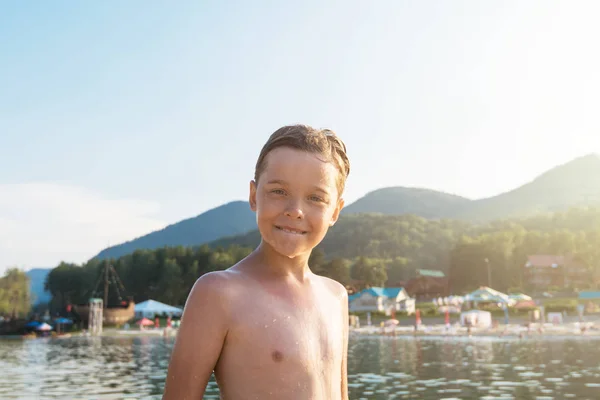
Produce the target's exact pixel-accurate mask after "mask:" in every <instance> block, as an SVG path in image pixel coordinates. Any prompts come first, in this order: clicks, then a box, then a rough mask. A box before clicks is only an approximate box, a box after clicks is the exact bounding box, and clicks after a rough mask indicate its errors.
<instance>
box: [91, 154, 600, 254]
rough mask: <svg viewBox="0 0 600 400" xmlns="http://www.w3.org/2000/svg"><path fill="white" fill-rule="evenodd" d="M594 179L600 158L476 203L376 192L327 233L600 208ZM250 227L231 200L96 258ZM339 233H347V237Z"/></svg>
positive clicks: (424, 193) (248, 216) (424, 192)
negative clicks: (412, 221) (355, 224)
mask: <svg viewBox="0 0 600 400" xmlns="http://www.w3.org/2000/svg"><path fill="white" fill-rule="evenodd" d="M598 177H600V157H599V156H598V155H594V154H592V155H588V156H585V157H581V158H578V159H575V160H573V161H571V162H570V163H567V164H565V165H562V166H559V167H556V168H553V169H552V170H550V171H548V172H547V173H545V174H543V175H541V176H540V177H538V178H536V179H535V180H533V181H532V182H530V183H528V184H526V185H523V186H521V187H519V188H517V189H515V190H513V191H510V192H507V193H503V194H500V195H498V196H495V197H491V198H487V199H481V200H469V199H466V198H464V197H460V196H456V195H452V194H447V193H442V192H437V191H434V190H429V189H420V188H405V187H390V188H383V189H378V190H375V191H372V192H370V193H367V194H366V195H365V196H364V197H362V198H360V199H359V200H357V201H356V202H354V203H352V204H349V205H348V206H347V207H346V208H345V209H344V211H343V215H342V218H340V223H338V224H336V226H335V228H334V229H332V233H333V232H338V231H340V232H341V231H342V230H344V229H347V227H348V225H347V223H346V222H343V221H344V220H346V221H350V220H352V219H347V218H348V217H350V216H351V215H353V214H380V215H381V214H383V215H388V216H391V215H399V216H409V215H413V216H418V217H422V218H426V219H432V220H437V219H456V220H462V221H471V222H473V221H475V222H485V221H490V220H495V219H503V218H518V217H527V216H531V215H535V214H538V213H548V212H554V211H562V210H566V209H568V208H570V207H581V206H593V205H600V178H598ZM457 223H458V222H457ZM255 229H256V219H255V214H254V213H253V212H252V211H251V210H250V208H249V206H248V203H247V202H245V201H234V202H231V203H227V204H225V205H223V206H220V207H217V208H214V209H212V210H209V211H207V212H205V213H203V214H200V215H198V216H196V217H194V218H190V219H186V220H184V221H181V222H177V223H175V224H172V225H170V226H168V227H166V228H164V229H162V230H160V231H156V232H152V233H149V234H147V235H145V236H142V237H140V238H137V239H134V240H131V241H129V242H126V243H123V244H120V245H117V246H113V247H110V248H108V249H106V250H103V251H102V252H100V253H99V254H98V255H97V256H96V257H97V258H99V259H104V258H117V257H120V256H123V255H126V254H129V253H132V252H133V251H135V250H136V249H155V248H159V247H164V246H195V245H201V244H204V243H212V244H214V245H215V244H226V243H230V242H231V243H236V244H242V245H247V246H254V245H255V244H256V243H258V240H259V236H258V232H256V231H255ZM373 229H375V227H374V228H373ZM453 231H456V230H455V229H453ZM352 232H353V233H352V235H359V234H362V235H368V236H372V235H375V236H373V237H372V238H371V239H373V240H379V241H380V242H381V240H382V239H375V237H377V235H376V234H371V233H367V232H366V231H365V232H364V233H361V231H360V229H358V228H356V229H355V228H352ZM340 234H341V233H340ZM343 235H350V233H344V234H343ZM328 240H329V239H328V238H326V239H325V241H324V243H323V245H327V243H329V242H328ZM342 244H343V243H342ZM377 245H378V244H377V243H375V242H373V243H372V244H370V246H371V247H373V246H377ZM357 249H358V248H357ZM335 251H336V250H335V249H333V250H330V251H328V252H327V254H328V255H329V254H332V253H335ZM361 251H362V250H361Z"/></svg>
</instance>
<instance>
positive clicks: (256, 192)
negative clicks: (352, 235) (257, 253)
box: [250, 147, 344, 258]
mask: <svg viewBox="0 0 600 400" xmlns="http://www.w3.org/2000/svg"><path fill="white" fill-rule="evenodd" d="M265 162H266V167H265V168H264V170H263V172H262V174H261V175H260V177H259V178H258V185H257V184H256V183H255V182H254V181H252V182H250V207H251V208H252V210H253V211H255V212H256V220H257V223H258V229H259V230H260V233H261V236H262V238H263V241H265V242H266V243H267V244H269V245H270V246H271V247H272V248H273V249H275V251H277V252H278V253H280V254H281V255H284V256H286V257H290V258H293V257H296V256H299V255H302V254H306V253H307V252H310V251H311V250H312V249H313V248H314V247H315V246H317V245H318V244H319V243H320V242H321V240H323V238H324V237H325V234H326V233H327V230H328V229H329V227H330V226H331V225H333V223H334V222H335V221H337V218H338V216H339V212H340V210H341V209H342V207H343V205H344V201H343V200H342V199H341V198H340V196H339V194H338V190H337V184H336V183H337V179H338V174H339V172H338V170H337V169H336V168H335V166H334V165H333V164H331V163H329V162H323V161H321V160H320V159H319V158H317V156H316V155H315V154H311V153H307V152H304V151H300V150H296V149H292V148H288V147H279V148H276V149H274V150H272V151H271V152H269V154H267V156H266V158H265Z"/></svg>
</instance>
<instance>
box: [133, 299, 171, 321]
mask: <svg viewBox="0 0 600 400" xmlns="http://www.w3.org/2000/svg"><path fill="white" fill-rule="evenodd" d="M182 312H183V310H182V309H181V308H177V307H173V306H170V305H168V304H164V303H161V302H159V301H156V300H146V301H143V302H141V303H138V304H136V305H135V316H136V317H137V318H144V317H146V318H153V317H154V315H155V314H157V315H162V314H167V315H171V316H181V313H182Z"/></svg>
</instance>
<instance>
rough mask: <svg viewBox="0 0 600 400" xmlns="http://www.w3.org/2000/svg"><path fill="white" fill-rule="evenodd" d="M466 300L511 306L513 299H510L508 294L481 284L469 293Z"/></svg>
mask: <svg viewBox="0 0 600 400" xmlns="http://www.w3.org/2000/svg"><path fill="white" fill-rule="evenodd" d="M467 296H468V300H470V301H472V302H474V303H475V304H477V303H497V304H505V305H507V306H512V305H513V304H514V303H515V300H513V299H511V298H510V297H509V296H508V295H506V294H504V293H501V292H499V291H497V290H494V289H492V288H489V287H486V286H482V287H480V288H479V289H477V290H475V291H474V292H471V293H469V294H468V295H467Z"/></svg>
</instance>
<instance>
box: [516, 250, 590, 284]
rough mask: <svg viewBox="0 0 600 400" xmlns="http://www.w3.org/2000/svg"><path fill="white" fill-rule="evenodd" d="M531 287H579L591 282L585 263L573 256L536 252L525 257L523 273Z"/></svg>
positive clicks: (526, 282)
mask: <svg viewBox="0 0 600 400" xmlns="http://www.w3.org/2000/svg"><path fill="white" fill-rule="evenodd" d="M523 278H524V281H525V284H526V285H527V286H528V287H529V288H531V289H540V290H541V289H543V290H547V289H548V288H549V287H557V288H580V287H586V286H589V284H590V283H591V282H590V280H591V277H590V272H589V271H588V269H587V267H586V265H585V264H584V263H583V262H582V261H581V260H579V259H577V258H576V257H573V256H561V255H548V254H536V255H530V256H528V257H527V262H526V263H525V271H524V273H523Z"/></svg>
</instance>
